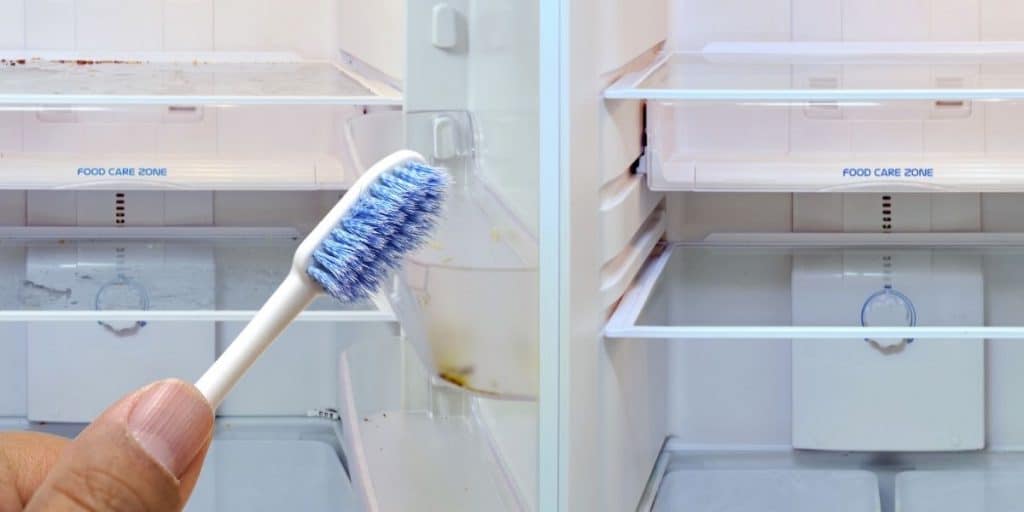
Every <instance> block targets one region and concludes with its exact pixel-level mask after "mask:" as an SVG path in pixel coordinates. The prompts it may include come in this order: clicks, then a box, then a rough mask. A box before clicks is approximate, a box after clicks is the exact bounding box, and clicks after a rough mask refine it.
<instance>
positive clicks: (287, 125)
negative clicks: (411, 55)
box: [0, 52, 401, 191]
mask: <svg viewBox="0 0 1024 512" xmlns="http://www.w3.org/2000/svg"><path fill="white" fill-rule="evenodd" d="M0 57H3V59H2V60H0V65H3V72H2V75H0V189H16V190H51V189H93V190H120V191H123V190H137V189H168V190H182V189H184V190H207V191H208V190H316V189H335V190H340V189H344V188H346V187H348V186H349V185H350V184H351V183H352V182H353V181H354V180H355V178H356V177H357V176H358V173H359V170H358V169H357V167H358V165H357V164H356V163H355V161H354V160H355V159H354V158H353V156H352V155H351V154H350V152H351V148H350V147H349V146H348V141H350V140H351V139H352V133H351V131H352V127H351V126H349V124H348V121H349V120H350V119H353V118H357V117H360V116H362V114H363V113H364V111H365V109H366V107H367V106H372V105H379V106H384V107H387V108H398V107H399V106H400V105H401V97H400V96H399V95H398V93H397V92H396V91H394V90H393V89H391V88H389V87H387V86H386V85H383V84H379V83H375V82H373V81H371V80H368V79H365V78H362V77H360V76H358V75H356V74H354V73H353V72H351V71H350V70H348V69H345V68H342V67H340V66H338V65H335V64H333V63H329V62H317V61H306V60H302V59H299V58H297V57H296V56H294V55H291V54H287V53H270V54H262V53H258V54H254V53H225V52H221V53H216V52H211V53H202V52H198V53H195V54H190V55H189V56H188V60H187V61H185V62H180V61H175V60H172V59H176V58H177V59H180V58H183V56H182V55H178V54H161V53H153V54H132V55H130V56H129V57H130V58H125V59H120V60H119V59H97V60H91V59H81V58H75V59H62V58H58V57H62V55H56V54H54V55H46V57H47V58H36V57H33V56H32V55H30V54H26V55H6V56H0ZM395 136H396V137H400V136H401V134H395Z"/></svg>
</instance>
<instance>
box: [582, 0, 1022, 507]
mask: <svg viewBox="0 0 1024 512" xmlns="http://www.w3.org/2000/svg"><path fill="white" fill-rule="evenodd" d="M573 5H574V9H575V8H579V3H574V4H573ZM1021 16H1024V10H1022V9H1021V8H1020V6H1019V5H1017V4H1016V3H1013V2H1003V1H997V0H977V1H967V2H964V1H945V0H906V1H903V0H899V1H895V2H876V1H873V0H827V1H818V0H814V1H803V0H779V1H769V2H751V1H745V0H735V1H724V2H722V1H710V0H648V1H642V2H622V1H612V0H610V1H607V2H601V3H599V6H598V7H596V8H595V9H594V11H593V12H588V13H585V14H578V13H575V10H574V14H573V23H574V25H573V30H574V31H575V32H574V33H575V35H574V36H573V37H572V38H571V39H570V41H571V42H570V45H571V50H570V51H571V52H573V55H576V54H578V53H581V52H586V54H585V56H583V57H579V58H576V59H575V64H574V66H573V67H572V68H571V69H570V73H571V78H570V80H571V81H573V83H574V84H575V86H574V88H573V90H574V91H578V92H574V95H575V96H574V97H575V98H576V101H580V102H582V103H583V104H586V103H587V101H597V102H598V103H600V105H601V108H600V109H599V110H598V111H597V112H593V113H588V112H585V111H584V109H574V110H573V115H574V116H578V119H579V120H578V122H577V121H576V120H575V119H574V122H576V127H574V128H573V134H574V135H573V144H572V148H570V152H572V155H573V161H574V162H575V163H574V164H573V165H572V167H571V168H572V173H573V177H572V184H573V185H572V188H573V191H574V192H573V193H574V195H573V199H574V200H575V201H576V204H575V205H573V206H571V207H570V208H569V211H571V213H572V215H573V217H574V218H575V219H576V220H574V221H572V222H571V224H572V226H573V227H572V229H573V230H574V233H573V234H571V235H570V238H571V240H572V241H573V247H577V246H587V247H596V248H598V249H599V250H597V251H594V252H596V254H588V255H576V256H574V257H573V259H572V265H573V266H574V267H575V268H576V269H578V270H577V271H574V277H573V278H572V282H573V284H572V288H573V291H572V292H571V293H572V295H571V297H572V299H570V300H571V301H572V303H573V304H572V306H570V308H569V309H570V310H571V312H572V313H571V314H572V315H573V316H574V318H575V319H576V321H578V322H587V321H592V322H594V323H595V324H598V323H601V320H604V322H603V324H602V325H603V328H602V329H600V330H599V332H589V331H584V332H581V333H580V334H579V335H578V336H574V337H573V339H572V340H571V348H570V349H569V350H570V353H571V356H570V358H571V360H572V361H573V365H574V366H573V375H571V376H569V377H568V378H567V379H566V380H563V383H568V385H569V387H570V389H571V395H572V397H573V398H572V399H573V403H572V405H571V406H570V407H569V413H568V414H569V418H570V427H569V428H570V431H571V432H572V433H571V434H570V436H571V439H573V441H570V443H569V446H568V447H567V448H566V453H567V454H568V457H569V459H570V460H571V461H572V462H570V467H571V468H572V469H571V471H572V473H571V474H570V475H569V476H568V477H567V479H566V481H567V483H568V494H569V498H568V503H570V507H581V508H587V507H591V506H593V507H599V508H601V509H604V510H624V509H634V508H635V509H637V510H644V511H648V510H694V511H698V510H754V509H756V510H779V511H794V510H851V511H852V510H865V511H887V512H888V511H907V510H946V509H947V507H948V509H950V510H953V509H957V510H993V511H996V510H1013V509H1014V508H1015V507H1016V502H1015V498H1014V495H1013V492H1014V491H1012V488H1013V487H1014V486H1015V485H1019V483H1020V482H1022V481H1024V466H1022V465H1021V459H1020V456H1019V449H1020V446H1021V437H1020V436H1021V434H1022V433H1024V423H1022V418H1024V416H1022V415H1021V408H1020V407H1019V405H1018V403H1019V393H1018V392H1017V389H1018V388H1019V387H1020V383H1019V378H1018V373H1019V372H1017V371H1016V368H1018V367H1019V366H1020V364H1021V362H1022V359H1021V354H1020V349H1019V347H1017V345H1018V341H1019V339H1020V338H1021V334H1022V331H1021V329H1020V326H1021V323H1020V320H1019V315H1018V312H1019V310H1020V305H1021V304H1020V302H1019V301H1018V300H1017V295H1018V293H1017V291H1016V290H1017V289H1018V278H1017V274H1019V272H1018V271H1017V266H1016V263H1015V261H1017V256H1016V255H1017V254H1019V253H1020V247H1021V244H1022V242H1024V239H1022V238H1021V236H1020V234H1021V232H1022V229H1024V224H1022V223H1021V221H1020V219H1021V210H1020V207H1019V206H1018V204H1019V202H1020V196H1019V192H1020V191H1021V190H1020V188H1019V185H1018V184H1017V183H1018V180H1019V179H1020V172H1019V168H1018V167H1017V164H1016V160H1017V155H1019V151H1020V149H1019V147H1018V146H1019V143H1018V141H1017V140H1016V139H1017V136H1016V135H1017V133H1018V132H1019V129H1017V127H1016V126H1015V124H1016V123H1017V122H1018V117H1019V115H1017V109H1019V107H1020V99H1021V84H1022V82H1021V75H1020V70H1021V67H1020V66H1021V64H1020V63H1021V61H1022V57H1024V54H1022V53H1021V50H1022V49H1024V47H1022V46H1020V41H1021V40H1024V30H1022V29H1021V28H1020V27H1021V25H1020V23H1018V21H1017V20H1019V19H1020V17H1021ZM588 47H589V48H592V49H590V50H587V48H588ZM588 87H590V88H597V89H598V90H599V91H600V92H598V93H597V95H596V97H594V96H592V94H593V93H591V92H589V91H588V90H587V89H586V88H588ZM580 98H582V99H580ZM577 146H579V147H577ZM588 147H590V148H593V147H597V148H600V150H599V151H598V152H597V153H598V154H597V155H591V154H589V153H590V152H592V150H591V151H589V152H588V150H587V149H586V148H588ZM594 169H596V170H597V171H596V172H595V171H594ZM588 189H597V190H599V191H598V192H597V193H596V194H588V193H587V192H586V191H587V190H588ZM587 225H591V226H593V225H596V226H598V229H596V230H593V231H596V232H591V233H577V232H578V231H580V230H583V229H586V228H585V226H587ZM594 291H597V292H598V293H596V294H594ZM588 293H590V294H593V297H592V298H590V297H587V294H588ZM595 312H600V317H601V320H596V319H595V320H590V319H592V318H594V316H595ZM595 339H596V340H599V342H598V345H597V346H595V345H594V342H595ZM597 418H599V419H600V423H599V424H598V425H597V426H594V427H588V426H587V423H588V422H593V421H595V419H597ZM589 443H597V444H599V445H601V446H602V447H603V449H602V451H601V452H600V453H597V454H594V453H587V452H586V450H585V448H584V447H585V446H586V445H587V444H589ZM594 466H600V469H591V468H592V467H594ZM581 468H582V469H581ZM588 480H598V481H604V482H610V483H614V484H613V485H610V486H609V488H607V489H603V490H602V491H601V492H600V493H599V495H598V496H589V495H586V482H587V481H588Z"/></svg>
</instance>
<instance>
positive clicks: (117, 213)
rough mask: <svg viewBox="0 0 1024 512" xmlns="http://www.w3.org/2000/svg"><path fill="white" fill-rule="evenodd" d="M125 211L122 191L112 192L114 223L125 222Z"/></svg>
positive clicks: (120, 223)
mask: <svg viewBox="0 0 1024 512" xmlns="http://www.w3.org/2000/svg"><path fill="white" fill-rule="evenodd" d="M125 212H126V207H125V199H124V193H123V192H118V193H116V194H114V224H117V225H119V226H120V225H122V224H124V223H125Z"/></svg>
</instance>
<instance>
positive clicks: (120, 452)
mask: <svg viewBox="0 0 1024 512" xmlns="http://www.w3.org/2000/svg"><path fill="white" fill-rule="evenodd" d="M212 432H213V409H212V408H211V407H210V404H209V403H208V402H207V401H206V399H205V398H203V396H202V395H201V394H200V393H199V391H198V390H197V389H196V388H195V387H193V386H192V385H191V384H187V383H185V382H182V381H177V380H167V381H161V382H157V383H155V384H151V385H149V386H147V387H145V388H142V389H140V390H138V391H136V392H134V393H132V394H130V395H128V396H126V397H124V398H122V399H121V400H120V401H118V402H117V403H115V404H114V405H112V406H111V407H110V408H109V409H107V410H106V411H104V412H103V414H102V415H100V417H99V418H97V419H96V421H94V422H93V423H92V424H91V425H89V427H88V428H86V429H85V430H84V431H82V433H81V434H80V435H79V436H78V438H77V439H75V440H74V441H72V442H71V443H70V444H69V445H68V446H67V447H66V448H65V449H64V451H63V452H62V453H61V456H60V459H59V460H58V461H57V463H56V464H55V465H54V466H53V469H52V470H51V471H50V474H49V475H48V476H47V477H46V480H45V481H44V482H43V484H42V485H41V486H40V487H39V489H38V490H37V491H36V493H35V494H34V495H33V497H32V499H31V500H30V501H29V503H28V506H27V507H26V511H36V510H47V511H49V510H87V511H100V510H103V511H112V512H121V511H136V510H153V511H172V510H180V509H181V508H182V507H184V504H185V501H186V500H187V499H188V496H189V494H191V492H192V487H193V486H194V485H195V481H196V479H197V478H198V476H199V468H200V467H201V465H202V460H203V457H204V456H205V453H206V448H207V447H208V446H209V443H210V438H211V435H212Z"/></svg>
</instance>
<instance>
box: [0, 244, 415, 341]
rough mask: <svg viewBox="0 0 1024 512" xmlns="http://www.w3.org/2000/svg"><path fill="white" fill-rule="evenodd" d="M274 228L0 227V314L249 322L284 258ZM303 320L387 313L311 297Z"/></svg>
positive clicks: (6, 317)
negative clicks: (313, 299) (310, 303)
mask: <svg viewBox="0 0 1024 512" xmlns="http://www.w3.org/2000/svg"><path fill="white" fill-rule="evenodd" d="M297 235H298V234H297V233H296V232H295V231H293V230H291V229H280V228H248V229H239V228H4V229H0V280H2V281H0V283H2V286H0V290H2V291H0V322H36V321H39V322H44V321H45V322H55V321H57V322H78V321H97V322H101V323H104V324H108V325H110V328H112V329H120V328H130V327H131V326H130V325H121V324H125V323H134V322H148V321H182V322H194V321H217V322H229V321H247V320H248V319H250V318H251V317H252V316H253V315H254V314H255V312H256V310H257V309H258V308H259V307H260V306H262V304H263V302H264V301H265V300H266V299H267V297H269V296H270V294H271V293H272V292H273V291H274V289H276V287H277V285H278V284H279V283H280V282H281V280H282V279H283V278H284V276H285V274H286V273H287V272H288V270H289V269H290V267H291V261H292V256H293V254H294V251H295V248H296V247H297V246H298V243H299V239H298V237H297ZM297 320H298V321H305V322H394V321H395V316H394V313H393V311H392V310H391V308H390V306H389V304H388V302H387V301H386V300H385V299H384V298H383V297H380V296H378V297H374V298H373V300H372V301H370V302H367V303H355V304H341V303H338V302H337V301H335V300H333V299H330V298H327V297H321V298H318V299H317V300H316V301H315V302H314V303H313V304H312V305H311V306H310V307H309V308H307V310H306V311H305V312H303V313H301V314H300V315H299V317H298V319H297Z"/></svg>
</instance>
